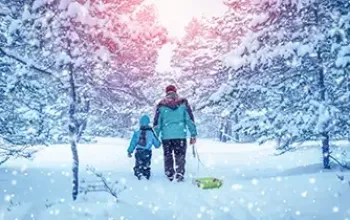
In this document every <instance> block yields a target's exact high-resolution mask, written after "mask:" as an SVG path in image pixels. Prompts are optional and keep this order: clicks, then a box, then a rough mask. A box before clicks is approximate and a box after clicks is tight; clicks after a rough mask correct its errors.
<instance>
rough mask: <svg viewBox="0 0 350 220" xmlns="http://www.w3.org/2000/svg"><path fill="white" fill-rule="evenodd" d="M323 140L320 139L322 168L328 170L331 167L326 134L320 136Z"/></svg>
mask: <svg viewBox="0 0 350 220" xmlns="http://www.w3.org/2000/svg"><path fill="white" fill-rule="evenodd" d="M322 136H323V139H322V153H323V167H324V168H325V169H330V168H331V166H330V164H329V157H330V152H329V135H328V133H324V134H322Z"/></svg>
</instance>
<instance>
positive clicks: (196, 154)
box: [192, 144, 206, 177]
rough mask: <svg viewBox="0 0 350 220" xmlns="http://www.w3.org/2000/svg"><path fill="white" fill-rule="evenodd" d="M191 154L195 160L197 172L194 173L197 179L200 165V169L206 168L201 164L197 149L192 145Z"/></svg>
mask: <svg viewBox="0 0 350 220" xmlns="http://www.w3.org/2000/svg"><path fill="white" fill-rule="evenodd" d="M192 153H193V157H194V158H196V159H197V172H196V175H195V177H198V174H199V168H200V165H202V167H204V168H206V167H205V166H204V164H203V162H202V161H201V159H200V157H199V153H198V150H197V147H196V146H195V145H194V144H193V145H192Z"/></svg>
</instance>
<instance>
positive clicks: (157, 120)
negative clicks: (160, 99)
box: [153, 105, 162, 137]
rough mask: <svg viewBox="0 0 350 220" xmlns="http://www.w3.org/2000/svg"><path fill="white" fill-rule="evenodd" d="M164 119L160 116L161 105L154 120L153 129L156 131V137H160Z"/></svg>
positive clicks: (158, 106)
mask: <svg viewBox="0 0 350 220" xmlns="http://www.w3.org/2000/svg"><path fill="white" fill-rule="evenodd" d="M161 126H162V117H161V114H160V105H157V109H156V113H155V115H154V120H153V128H154V131H155V135H156V137H160V135H161V131H162V127H161Z"/></svg>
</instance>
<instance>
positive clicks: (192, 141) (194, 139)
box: [190, 137, 197, 145]
mask: <svg viewBox="0 0 350 220" xmlns="http://www.w3.org/2000/svg"><path fill="white" fill-rule="evenodd" d="M196 142H197V139H196V137H191V139H190V144H191V145H194V144H196Z"/></svg>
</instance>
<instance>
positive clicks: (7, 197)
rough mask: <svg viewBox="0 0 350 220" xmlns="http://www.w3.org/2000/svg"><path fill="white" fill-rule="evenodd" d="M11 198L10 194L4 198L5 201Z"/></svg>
mask: <svg viewBox="0 0 350 220" xmlns="http://www.w3.org/2000/svg"><path fill="white" fill-rule="evenodd" d="M11 198H12V197H11V195H6V196H5V198H4V199H5V201H6V202H9V201H11Z"/></svg>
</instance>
